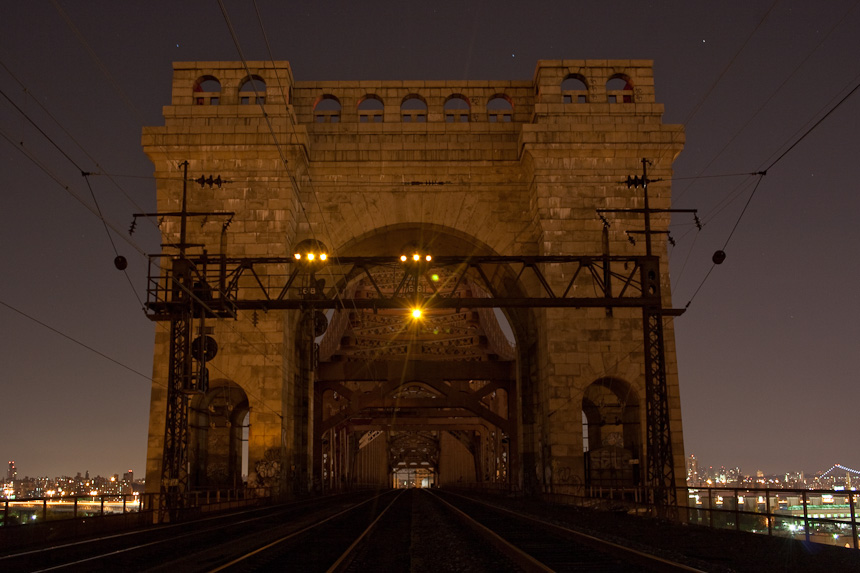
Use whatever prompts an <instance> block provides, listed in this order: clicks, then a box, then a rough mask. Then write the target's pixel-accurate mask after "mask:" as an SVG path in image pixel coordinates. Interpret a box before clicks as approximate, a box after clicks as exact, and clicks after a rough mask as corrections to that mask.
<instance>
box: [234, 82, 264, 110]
mask: <svg viewBox="0 0 860 573" xmlns="http://www.w3.org/2000/svg"><path fill="white" fill-rule="evenodd" d="M239 103H240V104H241V105H250V104H264V103H266V82H265V80H263V78H261V77H260V76H258V75H250V76H248V77H247V78H245V79H244V80H242V83H241V84H240V86H239Z"/></svg>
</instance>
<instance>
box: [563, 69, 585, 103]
mask: <svg viewBox="0 0 860 573" xmlns="http://www.w3.org/2000/svg"><path fill="white" fill-rule="evenodd" d="M561 94H562V98H563V100H564V103H588V84H587V83H586V80H585V76H583V75H582V74H577V73H573V74H568V75H567V77H566V78H565V79H564V81H563V82H561Z"/></svg>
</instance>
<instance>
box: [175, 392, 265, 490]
mask: <svg viewBox="0 0 860 573" xmlns="http://www.w3.org/2000/svg"><path fill="white" fill-rule="evenodd" d="M190 411H191V415H190V416H189V419H190V433H191V439H190V441H189V445H190V451H189V461H190V466H191V470H190V472H189V480H190V481H191V483H193V484H195V486H196V487H197V488H198V489H225V488H240V487H241V486H242V483H243V476H244V475H247V472H248V468H247V454H244V450H245V448H244V443H245V440H246V439H247V433H248V432H249V431H250V428H249V427H248V424H247V421H248V419H249V415H248V414H249V412H250V407H249V403H248V396H247V394H246V393H245V391H244V390H243V389H242V387H241V386H239V385H238V384H236V383H235V382H233V381H231V380H226V379H218V380H214V381H212V382H210V384H209V389H208V390H207V391H206V392H205V393H204V394H200V395H197V396H195V397H194V398H193V400H192V401H191V404H190Z"/></svg>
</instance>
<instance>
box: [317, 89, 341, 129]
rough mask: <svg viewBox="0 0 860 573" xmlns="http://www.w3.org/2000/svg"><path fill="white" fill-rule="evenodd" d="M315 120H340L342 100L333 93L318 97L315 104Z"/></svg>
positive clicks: (323, 121)
mask: <svg viewBox="0 0 860 573" xmlns="http://www.w3.org/2000/svg"><path fill="white" fill-rule="evenodd" d="M314 121H315V122H316V123H338V122H340V100H339V99H337V98H336V97H335V96H333V95H331V94H324V95H321V96H320V97H318V98H317V101H316V103H315V104H314Z"/></svg>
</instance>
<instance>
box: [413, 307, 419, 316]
mask: <svg viewBox="0 0 860 573" xmlns="http://www.w3.org/2000/svg"><path fill="white" fill-rule="evenodd" d="M412 318H421V309H420V308H413V309H412Z"/></svg>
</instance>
